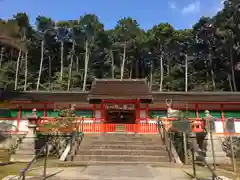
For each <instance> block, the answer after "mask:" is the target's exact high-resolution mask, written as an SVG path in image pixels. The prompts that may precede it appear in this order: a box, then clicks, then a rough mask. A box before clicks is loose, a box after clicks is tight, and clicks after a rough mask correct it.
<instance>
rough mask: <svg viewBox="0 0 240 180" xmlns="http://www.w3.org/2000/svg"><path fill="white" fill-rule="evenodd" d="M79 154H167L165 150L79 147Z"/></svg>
mask: <svg viewBox="0 0 240 180" xmlns="http://www.w3.org/2000/svg"><path fill="white" fill-rule="evenodd" d="M77 154H79V155H139V156H142V155H146V156H161V155H166V156H167V155H168V154H167V152H166V151H165V150H125V149H124V150H119V149H91V150H89V149H80V150H79V151H78V153H77Z"/></svg>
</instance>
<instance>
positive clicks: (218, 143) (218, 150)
mask: <svg viewBox="0 0 240 180" xmlns="http://www.w3.org/2000/svg"><path fill="white" fill-rule="evenodd" d="M206 141H207V152H206V157H205V160H206V161H207V163H210V164H212V163H213V155H212V146H211V139H210V135H209V134H208V136H207V139H206ZM213 144H214V153H215V161H216V164H230V163H231V159H230V158H228V157H227V156H226V153H225V152H224V151H223V150H222V137H221V136H218V135H215V134H213Z"/></svg>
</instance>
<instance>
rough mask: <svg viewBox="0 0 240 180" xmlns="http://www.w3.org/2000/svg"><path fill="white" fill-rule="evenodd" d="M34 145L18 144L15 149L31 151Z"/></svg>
mask: <svg viewBox="0 0 240 180" xmlns="http://www.w3.org/2000/svg"><path fill="white" fill-rule="evenodd" d="M34 147H35V146H28V145H26V144H19V145H18V148H17V149H18V150H22V151H32V150H34V149H35V148H34Z"/></svg>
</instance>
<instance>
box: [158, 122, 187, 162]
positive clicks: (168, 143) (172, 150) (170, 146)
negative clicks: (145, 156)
mask: <svg viewBox="0 0 240 180" xmlns="http://www.w3.org/2000/svg"><path fill="white" fill-rule="evenodd" d="M157 126H158V130H159V134H160V135H161V137H162V139H163V141H164V143H165V145H166V148H167V151H168V153H169V158H170V161H172V160H174V162H176V163H177V164H180V165H183V163H182V161H181V160H180V158H179V156H178V154H177V151H176V149H175V147H174V145H173V143H172V140H171V138H170V137H169V133H168V131H167V130H166V129H165V126H164V124H163V122H162V121H158V122H157ZM172 158H173V159H172Z"/></svg>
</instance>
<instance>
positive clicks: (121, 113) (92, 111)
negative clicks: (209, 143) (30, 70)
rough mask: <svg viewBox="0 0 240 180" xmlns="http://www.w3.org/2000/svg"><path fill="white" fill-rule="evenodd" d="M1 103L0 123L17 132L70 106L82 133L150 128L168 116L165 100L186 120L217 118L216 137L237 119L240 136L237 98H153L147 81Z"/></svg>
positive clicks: (18, 95) (11, 97)
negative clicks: (33, 116) (32, 118)
mask: <svg viewBox="0 0 240 180" xmlns="http://www.w3.org/2000/svg"><path fill="white" fill-rule="evenodd" d="M3 98H4V99H5V100H8V101H10V102H11V103H10V104H9V105H8V106H6V105H4V106H3V107H1V109H0V120H2V121H5V122H8V123H11V124H14V125H16V127H17V128H16V130H19V131H25V130H26V118H25V117H26V116H27V115H28V114H30V113H31V111H32V109H33V108H36V109H37V114H38V115H39V116H41V117H42V118H43V119H45V120H46V119H49V118H53V117H57V116H58V111H55V109H59V108H68V107H70V106H71V105H72V104H75V110H76V115H77V116H79V117H84V123H85V126H86V127H85V130H84V131H86V132H97V131H99V130H97V129H96V128H94V127H93V125H95V126H96V125H97V124H108V125H109V127H111V128H110V129H109V130H107V131H114V125H116V124H124V125H125V126H126V127H130V126H131V125H134V124H145V125H146V124H152V123H154V122H155V120H156V118H157V117H163V116H164V117H166V116H167V114H166V110H167V107H166V104H165V100H166V99H172V102H173V103H172V108H173V109H178V110H183V111H187V114H188V117H189V118H202V117H204V111H205V110H209V111H210V113H211V115H213V116H214V117H216V118H217V121H216V128H217V132H219V133H221V132H223V123H224V119H226V118H230V117H233V118H236V131H237V132H238V133H240V121H239V122H238V119H240V93H233V92H187V93H186V92H151V91H150V89H149V87H148V85H147V82H146V81H145V80H117V79H113V80H109V79H105V80H104V79H102V80H95V81H94V82H93V84H92V89H91V90H90V91H89V92H80V91H68V92H63V91H55V92H46V91H38V92H36V91H30V92H5V93H4V94H3ZM130 129H131V128H130ZM128 130H129V128H126V131H128ZM129 131H131V130H129ZM149 131H150V130H149ZM146 132H147V131H146Z"/></svg>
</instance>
